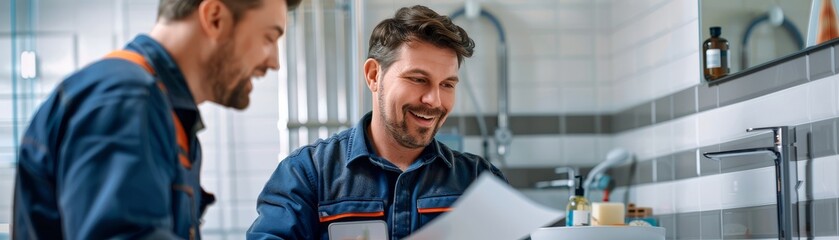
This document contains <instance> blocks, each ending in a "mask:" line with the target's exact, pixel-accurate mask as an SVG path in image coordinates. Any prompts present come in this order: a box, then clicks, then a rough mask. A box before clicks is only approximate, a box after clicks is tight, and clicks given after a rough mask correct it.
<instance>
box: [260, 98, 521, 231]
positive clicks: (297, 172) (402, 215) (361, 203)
mask: <svg viewBox="0 0 839 240" xmlns="http://www.w3.org/2000/svg"><path fill="white" fill-rule="evenodd" d="M371 115H372V114H370V113H368V114H367V115H365V116H364V117H363V118H362V119H361V121H359V123H358V124H357V125H356V126H355V127H354V128H350V129H348V130H345V131H343V132H340V133H338V134H336V135H334V136H332V137H330V138H328V139H325V140H320V141H318V142H315V143H313V144H311V145H308V146H305V147H302V148H299V149H297V150H295V151H294V152H292V153H291V154H290V155H289V156H288V158H286V159H284V160H283V161H282V162H280V164H279V165H278V166H277V169H276V170H275V171H274V173H273V175H271V178H270V179H269V180H268V182H267V183H266V184H265V188H264V189H263V190H262V193H261V194H260V195H259V199H258V202H257V212H258V213H259V217H258V218H257V219H256V221H255V222H254V223H253V225H251V228H250V229H249V230H248V239H328V238H329V234H328V226H329V224H331V223H335V222H347V221H362V220H383V221H385V222H386V223H387V229H388V236H390V237H391V238H392V239H401V238H405V237H406V236H408V235H410V234H411V233H412V232H414V231H416V230H418V229H419V228H420V227H422V226H423V225H425V224H426V223H428V222H430V221H431V220H432V219H434V218H435V217H437V216H439V215H440V214H442V213H443V212H446V211H448V209H449V207H451V205H452V204H453V203H454V202H455V200H457V198H458V197H459V196H460V195H461V194H463V192H464V190H466V188H467V187H469V184H471V183H472V181H474V180H475V179H477V178H478V176H479V175H480V174H481V173H482V172H484V171H489V172H491V173H493V174H495V175H496V176H498V177H501V178H502V179H504V176H503V175H502V174H501V171H499V170H498V169H497V168H496V167H494V166H493V165H492V164H491V163H490V162H489V161H487V160H485V159H483V158H481V157H479V156H476V155H473V154H469V153H462V152H458V151H454V150H451V149H449V148H448V147H447V146H446V145H444V144H442V143H440V142H438V141H436V140H434V141H432V142H431V144H429V145H428V146H427V147H425V149H424V150H423V152H422V153H421V154H420V156H419V158H417V160H416V161H414V163H413V164H411V165H410V166H409V167H408V169H406V171H404V172H403V171H402V170H400V169H399V168H398V167H396V165H394V164H392V163H390V162H389V161H387V160H386V159H384V158H382V157H381V156H379V155H377V154H376V152H375V151H373V148H371V143H370V141H369V140H368V138H367V136H366V134H365V133H366V129H367V128H368V127H369V126H370V120H371Z"/></svg>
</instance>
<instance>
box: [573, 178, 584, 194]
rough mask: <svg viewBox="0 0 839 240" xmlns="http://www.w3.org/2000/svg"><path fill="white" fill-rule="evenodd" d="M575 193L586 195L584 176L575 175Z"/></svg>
mask: <svg viewBox="0 0 839 240" xmlns="http://www.w3.org/2000/svg"><path fill="white" fill-rule="evenodd" d="M574 186H575V188H574V195H575V196H584V195H585V193H586V191H585V189H583V176H576V177H574Z"/></svg>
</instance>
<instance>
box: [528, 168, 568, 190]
mask: <svg viewBox="0 0 839 240" xmlns="http://www.w3.org/2000/svg"><path fill="white" fill-rule="evenodd" d="M554 172H555V173H556V174H563V173H567V174H568V179H557V180H550V181H541V182H536V188H565V187H567V188H569V189H574V187H575V186H576V185H575V183H574V177H576V176H577V168H573V167H558V168H556V169H554Z"/></svg>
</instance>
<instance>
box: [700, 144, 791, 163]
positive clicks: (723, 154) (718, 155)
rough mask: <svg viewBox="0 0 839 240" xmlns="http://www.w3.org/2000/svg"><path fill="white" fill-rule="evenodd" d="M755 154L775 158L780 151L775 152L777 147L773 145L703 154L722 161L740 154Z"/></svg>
mask: <svg viewBox="0 0 839 240" xmlns="http://www.w3.org/2000/svg"><path fill="white" fill-rule="evenodd" d="M755 154H766V155H768V157H771V158H773V159H776V158H778V153H777V152H775V148H773V147H762V148H749V149H737V150H731V151H722V152H709V153H703V154H702V155H703V156H705V157H706V158H709V159H711V160H716V161H721V160H722V159H723V158H729V157H740V156H748V155H755Z"/></svg>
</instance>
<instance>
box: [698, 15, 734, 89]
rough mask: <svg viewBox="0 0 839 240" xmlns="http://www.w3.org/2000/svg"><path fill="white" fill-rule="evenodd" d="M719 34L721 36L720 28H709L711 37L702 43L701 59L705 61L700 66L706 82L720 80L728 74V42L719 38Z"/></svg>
mask: <svg viewBox="0 0 839 240" xmlns="http://www.w3.org/2000/svg"><path fill="white" fill-rule="evenodd" d="M720 34H722V28H720V27H711V37H710V38H708V39H707V40H705V42H703V43H702V52H703V54H704V56H703V59H705V61H704V62H703V63H702V66H703V69H704V72H705V74H704V75H705V80H706V81H714V80H717V79H720V78H722V77H724V76H726V75H728V73H729V72H730V69H729V64H730V60H731V55H730V54H729V52H728V40H726V39H725V38H721V37H720Z"/></svg>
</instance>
